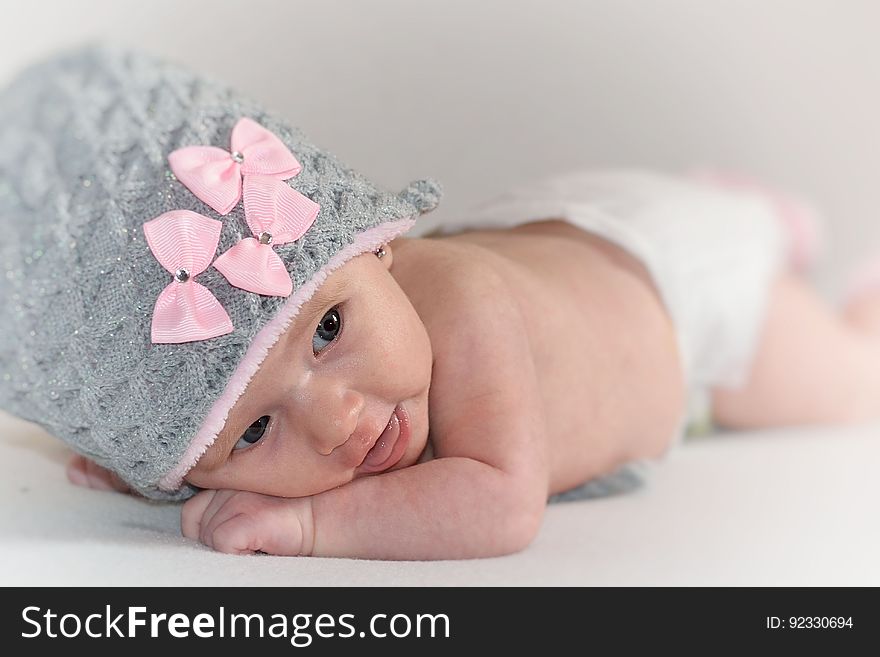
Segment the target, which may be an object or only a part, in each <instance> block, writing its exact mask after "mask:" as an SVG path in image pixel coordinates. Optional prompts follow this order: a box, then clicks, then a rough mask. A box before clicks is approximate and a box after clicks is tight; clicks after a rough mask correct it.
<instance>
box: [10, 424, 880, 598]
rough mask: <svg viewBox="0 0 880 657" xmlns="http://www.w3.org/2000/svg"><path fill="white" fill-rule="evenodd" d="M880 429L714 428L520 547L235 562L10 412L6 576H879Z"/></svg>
mask: <svg viewBox="0 0 880 657" xmlns="http://www.w3.org/2000/svg"><path fill="white" fill-rule="evenodd" d="M878 437H880V423H877V424H870V425H864V426H860V427H852V428H826V429H797V428H792V429H785V430H778V431H755V432H750V433H748V434H745V433H743V434H729V435H722V436H711V437H707V438H700V439H698V440H694V441H686V442H685V443H684V445H683V446H682V447H681V448H680V449H679V450H677V451H675V452H674V453H672V454H671V455H670V457H669V458H668V459H667V460H666V462H665V463H664V464H663V467H660V468H657V469H656V471H655V472H654V475H653V477H652V478H651V480H650V481H649V482H648V483H647V484H646V485H645V486H643V487H642V488H640V489H638V490H636V491H633V492H632V493H628V494H625V495H620V496H615V497H607V498H602V499H597V500H588V501H581V502H567V503H563V504H552V505H550V506H549V507H548V508H547V512H546V515H545V519H544V523H543V526H542V527H541V530H540V532H539V533H538V536H537V538H536V539H535V540H534V541H533V542H532V544H531V545H530V546H529V547H528V548H527V549H526V550H524V551H522V552H519V553H517V554H514V555H509V556H503V557H497V558H492V559H478V560H471V561H437V562H388V561H364V560H358V559H318V558H309V559H301V558H293V557H265V556H259V557H237V556H232V555H225V554H219V553H216V552H213V551H212V550H210V549H208V548H206V547H204V546H202V545H199V544H198V543H196V542H193V541H190V540H188V539H185V538H183V537H182V536H181V535H180V524H179V523H180V514H179V510H178V507H177V506H175V505H155V504H150V503H148V502H145V501H144V500H141V499H136V498H133V497H130V496H128V495H120V494H118V493H112V492H104V491H95V490H89V489H85V488H78V487H75V486H72V485H71V484H69V483H67V480H66V478H65V476H64V463H65V461H66V459H67V456H68V455H69V452H68V450H67V448H65V447H64V446H63V445H62V444H61V443H60V442H59V441H57V440H54V439H53V438H51V437H50V436H48V435H47V434H46V433H45V432H44V431H43V430H42V429H40V428H39V427H36V426H35V425H31V424H28V423H25V422H22V421H20V420H16V419H13V418H12V417H10V416H8V415H5V414H3V413H0V585H3V586H13V585H15V586H41V585H53V584H54V585H99V584H103V585H111V586H159V585H183V586H195V585H200V586H213V585H232V586H235V585H270V586H279V585H280V586H338V585H361V586H427V585H435V586H483V585H496V586H512V585H526V586H531V585H545V586H574V585H581V586H630V585H643V586H645V585H647V586H653V585H672V586H701V585H722V586H725V585H726V586H809V585H813V586H878V585H880V559H878V555H880V523H877V522H875V518H876V516H877V500H878V499H880V477H877V476H876V470H877V463H880V440H878Z"/></svg>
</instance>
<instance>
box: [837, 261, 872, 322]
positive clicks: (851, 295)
mask: <svg viewBox="0 0 880 657" xmlns="http://www.w3.org/2000/svg"><path fill="white" fill-rule="evenodd" d="M841 310H842V312H843V314H844V316H845V317H846V319H847V321H849V322H850V323H851V324H853V325H854V326H857V327H858V328H860V329H863V330H866V331H870V332H874V333H880V254H878V255H876V256H874V257H873V258H871V259H869V260H867V261H866V262H864V263H863V264H862V265H860V266H858V267H856V268H855V269H854V270H853V271H852V272H851V273H850V275H849V279H848V281H847V283H846V287H845V289H844V293H843V299H842V301H841Z"/></svg>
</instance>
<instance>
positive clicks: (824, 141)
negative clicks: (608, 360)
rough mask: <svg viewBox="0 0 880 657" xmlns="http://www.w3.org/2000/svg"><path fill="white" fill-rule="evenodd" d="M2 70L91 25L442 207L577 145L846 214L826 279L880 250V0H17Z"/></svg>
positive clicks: (449, 210)
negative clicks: (436, 184)
mask: <svg viewBox="0 0 880 657" xmlns="http://www.w3.org/2000/svg"><path fill="white" fill-rule="evenodd" d="M2 7H3V11H2V28H0V29H2V39H0V81H4V80H6V79H8V78H9V77H10V76H11V75H13V74H14V72H15V71H16V70H18V69H19V68H21V67H22V66H23V65H24V64H26V63H27V62H28V61H30V60H32V59H34V58H35V57H38V56H40V55H41V54H43V53H46V52H49V51H52V50H54V49H57V48H59V47H61V46H65V45H72V44H76V43H78V42H82V41H84V40H87V39H90V38H102V39H107V40H111V41H114V42H117V43H121V44H125V45H131V46H138V47H141V48H143V49H145V50H149V51H151V52H154V53H157V54H160V55H164V56H167V57H170V58H173V59H176V60H179V61H182V62H184V63H185V64H187V65H189V66H191V67H193V68H195V69H197V70H200V71H204V72H207V73H211V74H213V75H217V76H220V77H222V78H225V79H226V80H228V81H229V82H230V83H231V84H233V85H234V86H237V87H239V88H241V89H242V90H244V91H246V92H247V93H249V94H250V95H251V96H253V97H255V98H257V99H259V100H260V101H262V102H264V103H265V104H266V105H268V106H269V107H271V108H273V109H275V110H277V111H278V112H280V113H281V114H283V115H284V116H286V117H288V118H289V119H290V120H291V121H292V122H294V123H296V124H298V125H299V126H300V127H302V128H303V129H304V130H305V131H306V133H307V134H308V135H309V136H310V137H311V138H312V139H313V140H314V141H315V142H316V143H317V144H319V145H320V146H322V147H324V148H326V149H328V150H330V151H332V152H334V153H335V154H336V155H338V156H339V157H340V158H341V159H342V160H343V161H344V162H346V163H347V164H349V165H351V166H354V167H356V168H358V169H360V170H362V171H363V172H364V173H366V174H367V175H368V176H370V177H371V178H372V179H373V180H375V181H376V182H378V183H379V184H381V185H384V186H386V187H389V188H391V189H394V190H397V189H400V188H402V187H403V186H404V185H405V184H406V183H407V182H408V181H409V180H410V179H412V178H416V177H419V176H425V175H430V176H434V177H436V178H438V179H439V180H441V182H443V183H444V186H445V189H446V197H445V199H444V202H443V203H442V205H441V207H440V208H439V209H438V210H437V211H436V212H435V213H434V214H433V215H431V216H430V221H431V222H435V221H442V220H443V218H444V217H447V216H452V215H455V214H456V213H460V212H462V211H463V209H464V208H466V207H467V206H468V205H469V204H471V203H473V202H476V201H479V200H480V199H481V198H482V197H484V196H486V195H488V194H493V193H496V192H499V191H501V190H502V189H503V188H504V187H505V186H507V185H510V184H516V183H519V182H522V181H523V180H526V179H529V178H531V177H533V176H536V175H543V174H547V173H554V172H557V171H561V170H564V169H568V168H571V167H577V166H610V165H627V166H649V167H656V168H661V169H666V170H678V169H681V168H683V167H689V166H692V165H699V164H711V165H717V166H723V167H727V168H733V169H736V170H742V171H746V172H749V173H752V174H755V175H757V176H760V177H762V178H763V179H765V180H766V181H768V182H770V183H773V184H775V185H777V186H781V187H783V188H788V189H791V190H794V191H797V192H800V193H802V194H805V195H806V196H808V197H809V198H810V199H812V200H813V201H814V202H815V203H816V204H817V205H818V206H819V207H820V209H821V210H822V211H823V213H824V214H825V215H826V216H827V217H828V218H829V220H830V225H831V237H832V239H831V242H830V244H829V251H828V257H827V259H826V261H825V263H824V267H823V269H821V270H820V278H819V280H820V283H821V284H822V285H823V287H824V288H825V289H826V291H833V290H835V289H836V287H837V286H838V285H839V282H840V280H841V276H842V274H843V271H844V270H845V267H846V266H847V263H848V262H851V261H852V260H853V259H854V258H860V257H863V256H865V255H869V254H871V253H872V251H875V250H876V251H880V222H877V221H875V220H874V217H875V213H876V210H875V208H877V207H878V205H880V185H877V180H878V176H880V147H878V146H880V128H878V122H877V117H878V116H880V68H878V67H877V66H876V62H877V61H880V39H877V38H876V27H877V25H878V24H880V3H876V2H871V1H870V0H640V1H639V0H582V1H580V2H575V1H573V0H526V1H523V0H518V1H516V2H510V1H507V2H505V1H503V0H442V1H441V0H431V1H425V2H415V1H412V0H410V1H406V0H372V1H356V0H336V1H333V0H321V1H305V0H288V1H282V0H249V1H248V2H235V1H232V0H225V1H223V0H188V1H187V2H181V1H179V0H150V1H149V2H144V1H143V0H76V2H65V1H61V0H41V1H40V2H35V3H27V4H26V3H22V2H12V1H9V0H3V2H2Z"/></svg>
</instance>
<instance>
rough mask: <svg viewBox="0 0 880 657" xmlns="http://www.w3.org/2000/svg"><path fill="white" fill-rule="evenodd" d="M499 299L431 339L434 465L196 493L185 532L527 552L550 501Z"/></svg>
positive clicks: (388, 547) (520, 352)
mask: <svg viewBox="0 0 880 657" xmlns="http://www.w3.org/2000/svg"><path fill="white" fill-rule="evenodd" d="M500 305H501V306H505V307H496V306H497V304H495V303H493V304H491V306H490V305H488V304H487V303H486V300H485V299H484V300H483V303H482V305H481V311H482V312H481V315H480V317H481V321H479V322H477V321H474V322H461V324H462V325H469V326H461V327H459V328H458V329H456V333H457V334H456V335H450V336H449V338H447V341H448V344H446V345H443V344H436V345H435V347H436V349H435V354H439V355H440V356H442V357H438V359H437V360H436V361H435V364H434V368H435V371H434V382H435V383H434V384H432V395H434V396H433V397H432V409H433V408H435V407H436V406H440V407H442V408H445V409H447V410H444V412H442V413H436V414H434V417H435V418H439V419H437V421H436V422H434V423H432V436H433V437H434V451H435V457H436V458H435V460H433V461H428V462H426V463H420V464H417V465H413V466H411V467H409V468H404V469H402V470H397V471H393V472H387V473H383V474H381V475H374V476H368V477H362V478H359V479H356V480H354V481H352V482H350V483H348V484H346V485H344V486H341V487H339V488H336V489H332V490H329V491H325V492H323V493H320V494H318V495H314V496H312V497H311V498H300V499H284V498H272V497H267V496H262V495H257V494H255V493H247V492H236V491H205V492H203V493H200V494H199V495H198V496H196V497H195V498H193V499H192V500H190V501H189V502H187V504H186V506H185V507H184V516H183V530H184V534H185V535H187V536H189V537H191V538H198V539H200V540H202V542H204V543H206V544H208V545H211V546H212V547H214V548H215V549H218V550H222V551H225V552H251V551H257V550H259V551H263V552H270V553H273V554H303V555H314V556H337V557H341V556H346V557H360V558H375V559H444V558H468V557H482V556H490V555H498V554H505V553H509V552H513V551H516V550H519V549H522V548H523V547H525V546H526V545H527V544H528V543H529V542H530V541H531V540H532V538H533V537H534V535H535V534H536V532H537V530H538V528H539V526H540V522H541V518H542V517H543V511H544V508H545V505H546V501H547V486H548V484H547V465H546V461H547V456H546V453H545V450H546V439H545V435H546V429H545V426H546V423H545V420H544V417H543V414H542V411H541V405H540V395H539V390H538V387H537V382H536V376H535V372H534V366H533V364H532V360H531V352H530V348H529V344H528V340H527V336H526V335H525V329H524V327H523V325H522V320H521V318H520V317H519V316H518V314H517V313H516V311H515V309H514V308H512V307H506V306H507V304H504V303H501V304H500ZM447 347H448V348H447ZM435 386H436V388H437V389H436V390H434V387H435ZM444 418H448V419H445V420H444Z"/></svg>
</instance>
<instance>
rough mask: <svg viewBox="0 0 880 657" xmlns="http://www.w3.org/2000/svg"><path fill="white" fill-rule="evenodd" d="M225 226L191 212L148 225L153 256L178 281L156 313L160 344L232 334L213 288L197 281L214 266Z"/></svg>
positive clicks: (156, 341)
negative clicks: (197, 278) (196, 280)
mask: <svg viewBox="0 0 880 657" xmlns="http://www.w3.org/2000/svg"><path fill="white" fill-rule="evenodd" d="M222 228H223V224H222V223H221V222H219V221H217V220H215V219H209V218H208V217H205V216H202V215H200V214H197V213H195V212H190V211H189V210H172V211H171V212H166V213H165V214H162V215H159V216H158V217H156V218H155V219H151V220H150V221H148V222H146V223H145V224H144V235H145V236H146V238H147V244H148V245H149V247H150V251H152V252H153V255H154V256H156V260H158V261H159V264H161V265H162V266H163V267H164V268H165V269H167V270H168V271H169V272H171V274H172V275H173V276H174V280H173V281H172V282H171V283H169V284H168V286H167V287H166V288H165V289H164V290H162V292H161V293H160V294H159V298H158V299H156V305H155V307H154V309H153V323H152V330H151V339H152V341H153V343H154V344H162V343H172V344H177V343H180V342H193V341H195V340H206V339H208V338H215V337H217V336H218V335H224V334H226V333H230V332H231V331H232V321H231V320H230V319H229V315H228V314H227V313H226V311H225V310H224V309H223V306H221V305H220V302H219V301H218V300H217V297H215V296H214V295H213V294H212V293H211V291H210V290H208V288H206V287H204V286H203V285H200V284H199V283H196V282H195V280H193V279H194V278H195V277H196V276H198V275H199V274H201V273H202V272H203V271H205V270H206V269H207V268H208V265H210V264H211V259H212V258H213V257H214V253H215V252H216V251H217V244H218V243H219V241H220V230H221V229H222Z"/></svg>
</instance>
